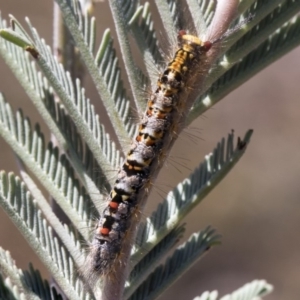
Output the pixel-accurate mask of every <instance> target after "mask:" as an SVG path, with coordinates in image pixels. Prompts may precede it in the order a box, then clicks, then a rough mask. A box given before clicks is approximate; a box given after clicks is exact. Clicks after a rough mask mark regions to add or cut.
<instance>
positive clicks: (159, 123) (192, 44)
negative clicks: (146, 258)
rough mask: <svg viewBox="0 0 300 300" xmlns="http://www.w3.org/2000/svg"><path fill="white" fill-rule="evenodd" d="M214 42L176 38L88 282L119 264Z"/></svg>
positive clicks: (93, 250) (99, 232) (98, 234)
mask: <svg viewBox="0 0 300 300" xmlns="http://www.w3.org/2000/svg"><path fill="white" fill-rule="evenodd" d="M212 44H213V43H212V42H203V41H201V40H200V39H199V38H198V37H196V36H193V35H189V34H187V33H186V32H185V31H180V32H179V34H178V49H177V51H176V52H175V54H174V56H173V58H172V60H171V61H170V62H169V63H168V64H167V66H166V68H165V69H164V71H163V72H162V74H161V75H160V77H159V78H158V81H157V87H156V89H155V91H154V92H153V94H152V95H151V97H150V99H149V100H148V103H147V109H146V111H145V113H144V116H143V119H142V121H141V123H140V124H139V131H138V135H137V136H136V138H135V139H134V141H133V143H132V145H131V148H130V150H129V152H128V154H127V157H126V160H125V163H124V164H123V166H122V167H121V169H120V171H119V172H118V175H117V179H116V181H115V184H114V187H113V189H112V191H111V192H110V195H109V198H108V205H107V206H106V207H105V209H104V211H103V213H102V215H101V216H100V219H99V221H98V224H97V226H96V230H95V233H94V237H93V241H92V243H91V246H90V254H89V257H88V261H89V265H88V268H89V276H90V277H93V278H94V279H97V278H98V277H100V276H102V275H106V274H109V273H110V272H111V270H112V267H113V265H114V264H115V263H116V262H117V260H118V257H119V255H120V252H121V249H122V243H123V241H124V238H125V235H126V232H127V230H128V229H129V228H130V224H131V218H132V215H133V214H134V212H135V211H136V209H137V207H138V205H139V203H138V195H139V193H140V192H141V191H142V190H143V189H144V188H145V187H146V186H147V184H149V181H150V178H151V173H152V172H153V166H154V165H155V164H157V160H158V158H159V155H160V153H161V150H162V149H163V147H164V144H165V141H166V139H167V138H166V137H167V135H168V133H169V131H170V130H172V128H173V127H174V124H175V123H176V121H177V122H178V120H177V119H176V115H177V114H178V111H180V110H181V107H182V106H183V105H184V103H182V102H183V101H182V99H181V98H182V97H181V94H182V93H183V91H184V89H185V87H186V83H187V81H188V80H189V77H191V76H192V74H191V73H192V71H193V70H192V69H194V66H196V65H197V66H198V65H199V63H200V62H201V57H202V55H203V54H204V53H205V52H207V51H208V50H209V49H210V48H211V46H212Z"/></svg>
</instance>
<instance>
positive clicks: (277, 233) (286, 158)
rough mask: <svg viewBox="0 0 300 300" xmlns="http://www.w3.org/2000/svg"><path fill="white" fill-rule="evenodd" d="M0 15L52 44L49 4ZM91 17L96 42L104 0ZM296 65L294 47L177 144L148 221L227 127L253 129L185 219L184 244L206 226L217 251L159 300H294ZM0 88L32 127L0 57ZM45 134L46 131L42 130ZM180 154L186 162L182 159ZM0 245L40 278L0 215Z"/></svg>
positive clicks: (298, 155)
mask: <svg viewBox="0 0 300 300" xmlns="http://www.w3.org/2000/svg"><path fill="white" fill-rule="evenodd" d="M0 10H1V12H2V17H3V18H5V19H7V18H8V13H11V14H13V15H14V16H15V17H16V18H17V19H18V20H19V21H21V22H23V20H24V17H25V16H28V17H30V19H31V22H32V24H33V25H34V26H35V27H36V28H37V29H38V32H39V34H40V36H42V37H44V38H45V40H46V41H47V43H48V44H49V45H51V44H52V16H53V5H52V1H49V0H48V1H46V0H44V1H41V0H30V1H28V0H27V1H19V0H10V1H3V0H2V1H0ZM95 14H96V16H97V20H98V31H97V40H98V41H100V38H101V35H102V33H103V30H104V28H105V27H106V26H110V27H112V23H111V19H110V13H108V3H107V1H106V2H103V3H99V4H97V7H96V13H95ZM23 24H25V23H23ZM113 34H114V32H113ZM115 41H116V38H115ZM115 45H116V43H115ZM299 57H300V49H299V48H298V49H295V50H294V51H292V52H290V53H289V54H288V55H286V56H285V57H283V58H281V59H280V60H278V61H277V62H276V63H274V64H273V65H271V66H269V67H268V68H267V69H265V70H264V71H262V72H261V73H259V74H258V75H256V76H255V77H254V78H252V79H251V80H250V81H248V82H247V83H245V84H244V85H242V86H241V87H240V88H238V89H237V90H235V91H234V92H233V93H231V94H230V95H228V96H227V97H226V98H225V99H223V100H222V101H221V102H220V103H219V104H217V105H216V106H215V107H213V108H212V109H211V110H209V111H208V112H206V113H205V115H204V116H203V117H201V118H199V119H198V120H197V121H195V122H194V123H193V124H192V125H191V126H190V128H189V129H188V130H187V131H188V133H187V132H184V133H183V134H181V136H180V137H179V139H178V141H177V143H176V145H175V147H174V150H173V151H172V153H171V156H170V158H169V160H168V164H167V166H166V167H165V168H164V170H163V172H162V173H161V176H160V177H159V179H158V181H157V183H156V187H155V188H154V190H153V193H152V196H151V199H152V200H151V203H150V204H149V205H148V206H147V208H146V211H145V215H146V216H147V215H150V213H151V211H152V209H153V208H154V207H155V206H156V205H157V203H158V202H159V201H162V197H163V196H164V195H165V193H166V192H167V191H168V190H169V189H170V188H171V187H172V186H174V185H175V184H176V183H178V182H179V181H181V180H182V179H183V178H185V177H186V176H187V175H188V174H189V173H190V172H191V171H192V170H193V169H194V168H195V167H196V166H197V165H198V164H199V162H200V161H202V160H203V158H204V156H205V155H206V154H208V153H209V152H210V151H211V150H212V149H213V148H214V147H215V145H216V144H217V142H218V141H219V140H220V139H221V138H222V137H223V136H227V134H228V133H229V132H230V131H231V130H232V129H234V130H235V133H236V136H238V135H239V136H241V137H243V136H244V133H245V132H246V131H247V130H248V129H250V128H252V129H254V134H253V137H252V139H251V143H250V145H249V146H248V149H247V151H246V154H245V155H244V156H243V158H242V159H241V160H240V161H239V163H238V164H237V165H236V166H235V168H234V169H233V170H232V171H231V173H230V174H229V175H228V176H227V177H226V178H225V179H224V180H223V181H222V182H221V183H220V184H219V186H218V187H217V188H216V189H215V190H214V191H213V192H212V193H211V194H209V195H208V196H207V197H206V199H205V200H204V201H203V202H202V203H201V204H200V205H199V206H198V207H197V208H196V209H195V210H194V211H193V213H191V214H190V215H189V216H188V218H187V219H186V222H187V232H186V236H185V238H188V236H189V235H190V234H191V233H192V232H195V231H199V229H201V228H205V227H206V226H207V225H212V226H213V227H214V228H216V229H217V230H218V232H219V233H220V234H222V236H223V238H222V245H221V246H218V247H215V248H213V249H212V250H211V251H210V252H209V253H208V254H207V255H206V256H205V257H204V258H203V259H202V260H200V261H198V262H197V263H196V264H195V265H194V266H193V267H192V268H191V269H190V270H189V272H187V273H186V274H185V275H184V276H182V278H181V279H180V280H179V281H177V282H176V284H175V285H174V286H172V287H171V288H170V289H169V290H168V291H166V292H165V294H164V295H163V296H162V297H161V298H160V299H192V298H193V297H195V296H197V295H200V294H201V293H202V292H203V291H205V290H215V289H216V290H218V291H219V292H220V294H221V295H224V294H225V293H229V292H231V291H233V290H235V289H237V288H239V287H241V286H242V285H244V284H245V283H247V282H250V281H252V280H253V279H266V280H267V281H268V282H269V283H271V284H273V285H274V287H275V290H274V292H273V293H272V294H271V295H270V296H268V297H267V299H274V300H279V299H300V284H299V267H300V235H299V228H300V179H299V178H300V152H299V148H300V138H299V125H300V109H299V108H300V104H299V100H300V84H299V78H300V59H299ZM123 76H124V74H123ZM84 86H85V87H86V89H87V95H88V97H89V98H90V99H92V100H93V102H94V104H95V105H96V106H97V105H98V104H99V102H100V100H99V99H98V96H97V94H96V93H95V88H94V87H93V85H92V83H91V80H89V79H88V78H86V79H85V82H84ZM0 90H1V91H2V92H3V93H4V94H5V96H6V99H7V101H9V102H10V103H11V105H12V106H13V108H14V109H17V108H19V107H22V108H23V110H24V114H25V115H29V116H30V117H31V120H32V123H33V124H34V123H35V122H40V123H42V120H41V119H40V118H39V116H38V115H37V112H36V110H35V108H34V107H33V106H32V105H31V103H30V100H29V99H28V97H27V96H26V94H25V93H24V92H23V90H22V88H21V87H20V86H19V84H18V83H17V81H16V80H15V79H14V77H13V75H12V73H11V72H10V70H9V69H8V68H7V66H6V65H5V63H4V62H3V60H2V59H1V58H0ZM98 113H100V111H99V110H98ZM43 129H44V132H46V130H47V129H46V127H45V126H44V127H43ZM191 135H193V136H194V137H191ZM0 144H1V147H0V151H1V155H0V169H1V170H6V171H7V172H8V171H14V172H18V170H17V167H16V164H15V162H14V156H13V154H12V151H11V150H10V148H9V147H8V146H7V145H6V143H5V142H4V141H3V140H2V139H1V140H0ZM185 156H188V161H186V160H183V158H184V157H185ZM181 164H186V165H187V168H182V167H181ZM178 169H180V170H178ZM0 245H1V246H2V247H3V248H4V249H7V250H9V251H10V252H11V254H12V256H13V258H14V259H15V260H16V263H17V265H18V267H20V268H27V267H28V263H29V262H33V264H34V266H35V267H36V268H39V269H41V270H42V272H43V274H44V276H45V277H47V276H48V274H47V272H46V270H45V269H44V268H43V266H42V264H41V263H40V261H39V260H38V259H37V258H36V256H35V255H34V253H33V252H32V250H31V249H30V247H29V246H28V245H27V244H26V241H25V240H24V238H23V237H22V236H21V235H20V234H19V232H18V231H17V230H16V229H15V227H14V225H13V224H12V223H11V222H10V220H9V219H8V217H7V216H6V215H5V214H4V213H3V212H2V211H1V210H0Z"/></svg>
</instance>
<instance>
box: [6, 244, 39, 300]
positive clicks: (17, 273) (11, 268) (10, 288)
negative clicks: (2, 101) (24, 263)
mask: <svg viewBox="0 0 300 300" xmlns="http://www.w3.org/2000/svg"><path fill="white" fill-rule="evenodd" d="M0 266H1V268H0V270H1V273H0V286H1V288H0V299H13V300H16V299H20V298H21V297H26V298H28V299H32V300H39V298H38V297H37V296H35V295H34V294H33V293H32V291H31V290H30V288H29V287H28V286H27V285H26V284H25V283H24V281H23V280H22V271H21V270H19V269H18V268H17V266H16V265H15V262H14V260H13V259H12V257H11V255H10V253H9V252H8V251H5V250H4V249H2V248H1V247H0ZM4 295H5V297H4ZM21 295H22V296H21ZM19 297H20V298H19Z"/></svg>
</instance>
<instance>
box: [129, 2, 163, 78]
mask: <svg viewBox="0 0 300 300" xmlns="http://www.w3.org/2000/svg"><path fill="white" fill-rule="evenodd" d="M149 6H150V4H149V3H148V2H146V3H145V5H144V6H140V7H139V8H138V9H137V11H136V13H135V15H134V16H133V17H132V19H131V20H130V21H129V24H128V25H129V26H130V29H131V31H132V34H133V36H134V38H135V40H136V43H137V45H138V47H139V49H140V51H141V53H142V56H143V61H144V64H145V66H146V68H147V67H149V68H150V67H151V66H152V65H156V66H157V65H159V64H160V63H161V62H162V61H163V57H162V55H161V53H160V50H159V47H158V40H157V38H156V33H155V30H154V27H153V21H152V15H151V11H150V8H149ZM147 73H148V74H149V76H151V75H152V70H151V68H150V69H147Z"/></svg>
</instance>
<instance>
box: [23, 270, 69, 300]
mask: <svg viewBox="0 0 300 300" xmlns="http://www.w3.org/2000/svg"><path fill="white" fill-rule="evenodd" d="M23 281H24V282H25V284H26V285H27V286H28V287H29V288H30V289H31V290H32V291H33V293H35V294H36V295H37V296H38V297H39V298H38V299H42V300H63V297H62V295H60V294H59V292H58V291H57V290H56V288H55V286H52V287H50V285H49V282H48V281H47V280H45V279H43V278H42V276H41V274H40V272H39V271H38V270H35V269H34V268H33V265H32V264H29V271H27V270H25V271H23Z"/></svg>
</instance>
